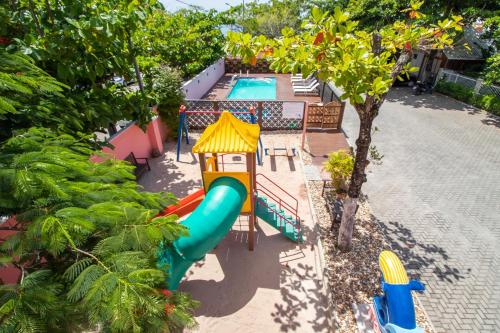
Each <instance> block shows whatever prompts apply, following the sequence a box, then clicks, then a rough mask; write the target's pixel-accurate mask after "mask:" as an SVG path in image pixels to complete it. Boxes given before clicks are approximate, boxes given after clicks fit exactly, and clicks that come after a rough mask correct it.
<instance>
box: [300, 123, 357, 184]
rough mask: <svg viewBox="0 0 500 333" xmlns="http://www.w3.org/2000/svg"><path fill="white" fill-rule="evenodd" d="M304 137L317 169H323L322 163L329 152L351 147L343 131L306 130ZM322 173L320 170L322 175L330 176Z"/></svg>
mask: <svg viewBox="0 0 500 333" xmlns="http://www.w3.org/2000/svg"><path fill="white" fill-rule="evenodd" d="M306 137H307V142H308V144H309V153H310V154H311V157H312V162H313V164H314V165H315V166H316V167H318V168H319V170H322V169H323V163H324V162H325V161H326V160H327V159H328V154H329V153H331V152H334V151H337V150H347V151H349V150H350V149H351V147H350V146H349V143H347V140H346V137H345V134H344V132H343V131H336V130H316V131H315V130H308V131H307V133H306ZM323 174H324V172H322V177H326V178H329V177H330V176H329V175H327V174H324V175H323Z"/></svg>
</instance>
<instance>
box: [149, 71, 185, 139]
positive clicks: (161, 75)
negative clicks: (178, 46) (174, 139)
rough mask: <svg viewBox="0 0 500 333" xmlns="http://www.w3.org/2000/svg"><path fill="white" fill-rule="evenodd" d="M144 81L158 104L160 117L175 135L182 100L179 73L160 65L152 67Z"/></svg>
mask: <svg viewBox="0 0 500 333" xmlns="http://www.w3.org/2000/svg"><path fill="white" fill-rule="evenodd" d="M146 81H147V83H146V84H147V88H148V91H149V93H150V94H151V96H152V98H153V100H154V102H155V103H156V104H157V105H158V113H159V115H160V117H161V118H162V120H163V121H164V122H165V123H166V124H167V126H168V127H169V128H170V129H171V130H172V133H173V134H174V135H175V134H176V133H177V127H178V125H179V106H180V105H181V104H182V103H183V102H184V94H183V92H182V90H181V87H182V76H181V73H180V72H179V70H177V69H175V68H171V67H169V66H166V65H162V66H159V67H155V68H153V69H152V70H151V71H150V73H149V75H148V79H147V80H146Z"/></svg>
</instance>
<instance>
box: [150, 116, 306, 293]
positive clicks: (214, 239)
mask: <svg viewBox="0 0 500 333" xmlns="http://www.w3.org/2000/svg"><path fill="white" fill-rule="evenodd" d="M181 114H182V113H181ZM179 130H180V131H182V130H183V129H182V128H180V129H179ZM259 135H260V127H259V125H258V124H251V123H246V122H244V121H241V120H239V119H237V118H236V117H235V116H234V115H232V113H230V112H228V111H224V112H221V114H220V117H219V119H218V120H217V122H216V123H214V124H211V125H209V126H208V127H207V128H206V129H205V131H204V132H203V133H202V135H201V137H200V138H199V140H198V141H197V142H196V144H195V145H194V146H193V149H192V151H193V153H197V154H198V158H199V163H200V169H201V176H202V181H203V189H200V190H199V191H197V192H195V193H193V194H191V195H189V196H188V197H186V198H184V199H181V200H180V201H179V203H178V204H177V205H173V206H169V207H167V208H165V210H164V211H163V212H161V213H160V215H164V216H167V215H171V214H176V215H178V216H184V215H187V214H188V213H191V215H189V216H188V217H187V218H186V219H185V220H184V221H182V222H181V224H183V225H184V226H186V228H187V229H188V230H189V235H188V236H183V237H180V238H178V239H177V240H175V241H174V242H173V244H172V246H170V247H168V248H165V249H163V252H162V254H161V256H160V261H161V263H164V264H168V267H169V277H168V288H169V289H170V290H174V289H177V287H178V285H179V282H180V281H181V279H182V277H183V276H184V274H185V273H186V271H187V270H188V269H189V267H190V266H191V265H192V264H193V263H194V262H196V261H198V260H201V259H203V258H204V256H205V255H206V254H207V253H208V252H209V251H211V250H212V249H213V248H214V247H215V246H216V245H217V244H218V243H219V242H220V241H221V240H222V239H223V238H224V237H225V236H226V234H227V233H228V232H229V230H230V229H231V227H232V226H233V224H234V222H235V221H236V220H237V219H238V217H239V216H240V215H243V216H248V249H249V250H250V251H252V250H253V249H254V228H255V219H256V217H259V218H261V219H262V220H263V221H265V222H267V223H268V224H270V225H271V226H273V227H274V228H275V229H277V230H279V231H280V232H281V233H282V234H283V235H284V236H286V237H288V238H290V239H291V240H293V241H296V242H301V241H302V230H301V223H300V218H299V216H298V213H297V210H298V201H297V200H296V199H295V198H294V197H293V196H291V195H290V194H289V193H287V192H286V191H285V190H283V189H282V188H281V187H279V186H278V185H277V184H275V183H274V182H272V181H271V180H270V179H269V178H267V177H266V176H264V175H262V174H257V172H256V159H257V158H256V155H257V150H258V149H257V147H258V144H259ZM227 154H239V155H240V156H241V155H243V156H244V157H245V163H244V165H245V166H246V168H245V170H241V171H224V169H223V168H222V170H220V169H219V166H221V161H220V160H221V157H222V156H224V155H227ZM259 180H262V182H263V183H264V182H265V184H267V186H263V185H262V183H261V182H260V181H259ZM269 184H271V185H269ZM271 186H272V188H271ZM277 193H279V194H277ZM287 196H288V197H289V198H291V199H288V200H287V199H285V198H286V197H287Z"/></svg>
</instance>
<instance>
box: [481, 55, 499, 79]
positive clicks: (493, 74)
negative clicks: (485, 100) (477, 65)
mask: <svg viewBox="0 0 500 333" xmlns="http://www.w3.org/2000/svg"><path fill="white" fill-rule="evenodd" d="M483 77H484V83H486V84H494V83H498V84H500V53H496V54H495V55H493V56H491V57H490V58H488V60H487V61H486V68H485V69H484V71H483Z"/></svg>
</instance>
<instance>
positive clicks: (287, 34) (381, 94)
mask: <svg viewBox="0 0 500 333" xmlns="http://www.w3.org/2000/svg"><path fill="white" fill-rule="evenodd" d="M422 4H423V2H412V4H411V7H410V8H408V9H407V10H405V12H406V13H407V16H408V19H406V20H404V21H396V22H394V23H393V24H391V25H389V26H385V27H383V28H381V29H379V30H377V31H364V30H361V29H358V23H357V22H356V21H352V20H351V19H350V18H349V14H348V13H347V12H344V11H342V10H341V9H340V8H335V9H334V11H333V12H332V13H329V12H323V11H321V10H320V9H318V8H313V10H312V15H311V17H310V18H309V20H308V21H307V22H305V23H304V24H303V27H304V31H303V32H301V33H299V34H297V33H296V32H295V31H293V30H292V29H283V30H282V34H283V36H282V37H280V38H275V39H268V38H266V37H265V36H256V37H252V36H250V35H248V34H241V33H231V34H229V36H228V40H229V42H228V46H227V51H228V52H229V53H231V54H233V55H238V56H241V57H242V58H243V60H244V61H247V62H252V61H253V60H254V59H255V57H256V56H257V55H258V54H260V55H262V56H265V57H267V58H268V59H269V60H270V61H272V63H271V68H272V69H274V70H276V71H280V72H284V73H290V72H291V73H296V72H301V73H302V75H303V76H307V75H309V74H310V73H313V72H317V75H318V76H319V77H320V78H321V79H322V80H325V81H331V82H332V83H334V84H335V86H337V87H338V88H340V89H342V90H343V94H342V96H340V97H341V99H347V100H349V101H350V103H351V104H352V105H353V106H354V109H355V110H356V112H357V114H358V116H359V120H360V125H359V134H358V138H357V140H356V152H355V162H354V170H353V173H352V176H351V180H350V184H349V189H348V198H347V199H346V200H345V203H344V214H343V217H342V223H341V227H340V231H339V237H338V246H339V248H340V249H342V250H348V249H350V247H351V239H352V231H353V227H354V221H355V212H356V208H357V205H358V198H359V196H360V194H361V188H362V185H363V183H364V182H365V181H366V174H365V168H366V165H367V157H368V152H369V147H370V143H371V133H372V124H373V120H374V119H375V117H376V116H377V115H378V113H379V110H380V108H381V106H382V104H383V103H384V100H385V98H386V96H387V93H388V91H389V89H390V87H391V86H392V84H393V83H394V82H395V80H397V78H398V77H400V76H401V75H407V74H408V73H409V72H410V71H411V70H412V69H411V68H410V65H409V62H410V60H411V58H412V53H413V51H414V50H416V49H430V48H442V47H444V46H450V45H452V43H453V39H452V37H453V31H459V30H461V26H460V22H461V17H458V16H454V17H453V18H452V19H444V20H442V21H439V22H438V23H437V24H436V25H433V24H431V25H428V24H425V23H423V22H422V18H423V14H422V13H421V12H419V8H420V6H421V5H422Z"/></svg>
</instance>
